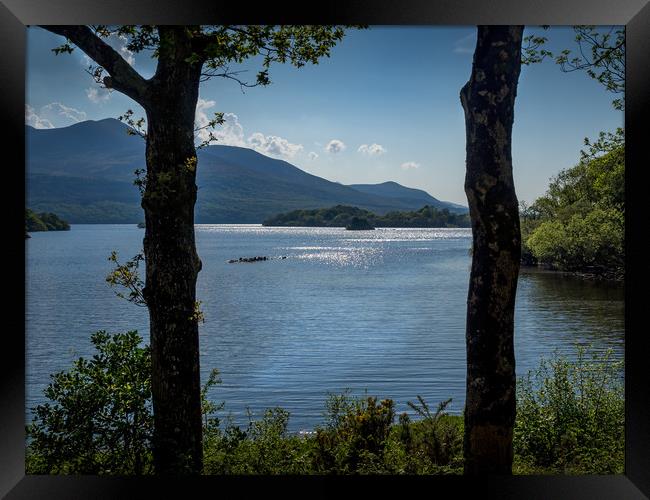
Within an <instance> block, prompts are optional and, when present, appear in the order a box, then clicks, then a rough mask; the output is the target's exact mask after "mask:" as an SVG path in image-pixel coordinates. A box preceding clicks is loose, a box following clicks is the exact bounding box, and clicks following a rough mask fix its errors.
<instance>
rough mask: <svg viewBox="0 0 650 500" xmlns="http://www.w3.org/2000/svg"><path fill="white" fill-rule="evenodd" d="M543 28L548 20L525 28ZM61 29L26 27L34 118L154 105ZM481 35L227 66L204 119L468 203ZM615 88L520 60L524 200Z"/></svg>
mask: <svg viewBox="0 0 650 500" xmlns="http://www.w3.org/2000/svg"><path fill="white" fill-rule="evenodd" d="M533 31H539V32H541V30H540V29H537V28H532V29H527V30H526V33H525V34H527V33H531V32H533ZM544 34H545V36H547V37H548V38H549V48H551V49H557V50H559V49H562V48H565V47H566V48H574V47H575V42H574V41H573V31H572V29H571V28H570V27H552V28H551V29H550V30H548V31H547V32H545V33H544ZM62 40H63V39H62V38H61V37H58V36H56V35H53V34H51V33H48V32H46V31H44V30H42V29H40V28H30V29H29V30H28V38H27V41H28V55H27V58H28V60H27V89H26V90H27V97H26V99H27V102H26V121H27V123H29V124H30V125H33V126H37V127H41V128H49V127H62V126H67V125H71V124H73V123H75V122H77V121H81V120H99V119H103V118H107V117H117V116H119V115H121V114H122V113H124V111H126V110H127V109H129V108H131V109H133V110H134V111H135V113H136V115H137V116H141V115H142V116H143V115H144V113H143V112H142V111H141V110H140V108H139V107H137V106H136V105H135V103H134V102H133V101H131V100H130V99H129V98H127V97H125V96H123V95H121V94H119V93H117V92H111V93H107V92H106V91H105V90H103V89H100V88H99V87H98V86H97V84H95V83H94V81H93V80H92V78H91V76H90V75H89V74H87V73H86V72H85V71H84V69H85V68H86V67H87V66H88V60H87V58H86V57H85V56H84V54H83V52H81V51H80V50H78V49H77V50H75V51H74V53H73V54H71V55H67V54H64V55H60V56H55V55H54V54H53V53H52V52H51V49H52V48H53V47H56V46H57V45H59V44H60V43H61V41H62ZM111 43H112V44H113V45H114V46H115V47H116V48H122V54H123V55H124V56H125V57H126V58H128V60H129V61H130V62H131V63H132V64H133V66H134V67H135V68H136V69H137V70H138V71H139V72H140V73H141V74H142V75H143V76H144V77H146V78H148V77H150V76H151V75H152V74H153V70H154V67H155V60H152V59H151V58H150V56H149V54H147V53H141V54H130V53H128V51H126V50H125V49H124V48H123V42H121V41H120V40H118V39H115V40H112V42H111ZM475 43H476V28H475V27H442V26H432V27H381V26H376V27H371V28H370V29H367V30H362V31H351V32H349V33H348V34H347V36H346V37H345V38H344V40H343V41H342V42H341V43H340V44H339V45H338V46H337V47H335V48H334V50H333V51H332V55H331V58H329V59H324V60H323V61H322V62H321V63H320V64H319V65H317V66H306V67H303V68H300V69H296V68H292V67H291V66H289V65H276V66H273V67H272V69H271V75H270V76H271V81H272V84H271V85H270V86H267V87H257V88H251V89H246V91H245V93H242V91H241V89H240V87H239V85H238V84H237V83H235V82H233V81H231V80H228V79H222V78H215V79H212V80H210V81H209V82H206V83H204V84H202V87H201V92H200V100H199V106H198V109H197V122H198V123H202V122H204V121H205V120H207V119H208V118H209V117H211V115H212V114H213V113H214V112H216V111H221V112H224V113H226V118H227V122H226V125H225V126H223V127H221V129H220V130H219V131H218V133H217V135H218V137H219V138H220V140H221V143H222V144H232V145H239V146H246V147H252V148H254V149H257V150H258V151H260V152H263V153H265V154H268V155H269V156H273V157H275V158H282V159H285V160H287V161H289V162H290V163H292V164H294V165H296V166H298V167H300V168H302V169H303V170H305V171H307V172H310V173H312V174H315V175H318V176H321V177H324V178H326V179H329V180H332V181H337V182H341V183H343V184H352V183H377V182H384V181H388V180H393V181H396V182H399V183H400V184H403V185H405V186H409V187H415V188H420V189H424V190H426V191H428V192H429V193H430V194H431V195H433V196H435V197H436V198H438V199H441V200H446V201H452V202H456V203H461V204H463V205H466V204H467V200H466V198H465V193H464V190H463V182H464V176H465V125H464V117H463V110H462V108H461V105H460V100H459V97H458V95H459V91H460V88H461V87H462V86H463V85H464V84H465V82H466V81H467V79H468V77H469V75H470V72H471V63H472V53H473V49H474V44H475ZM256 68H257V66H255V65H254V64H253V63H250V64H245V65H244V66H243V67H242V68H241V69H247V70H248V73H247V74H248V75H250V77H251V79H253V78H254V75H255V69H256ZM233 69H234V68H233ZM613 97H614V96H613V95H612V94H611V93H608V92H606V91H605V90H604V88H603V87H602V86H601V85H599V84H598V83H597V82H596V81H594V80H592V79H591V78H589V77H588V76H587V75H586V74H584V73H582V72H575V73H562V72H561V71H560V69H559V67H558V66H556V65H555V64H553V63H552V62H550V61H547V62H544V63H542V64H536V65H533V66H525V67H523V68H522V73H521V77H520V80H519V88H518V93H517V101H516V108H515V125H514V129H513V151H512V152H513V166H514V177H515V186H516V190H517V195H518V197H519V199H520V200H525V201H527V202H531V201H533V200H534V199H535V198H536V197H538V196H540V195H541V194H543V192H544V191H545V190H546V187H547V185H548V181H549V178H550V177H552V176H554V175H556V174H557V173H558V172H559V171H560V170H562V169H564V168H567V167H571V166H573V165H574V164H575V163H576V161H577V160H578V158H579V151H580V149H581V147H582V145H583V139H584V138H585V137H591V138H594V137H596V136H597V134H598V132H599V131H601V130H608V131H612V130H614V129H615V128H616V127H621V126H623V113H622V112H621V111H616V110H615V109H614V108H613V107H612V105H611V101H612V99H613ZM364 146H365V147H364ZM199 168H200V166H199Z"/></svg>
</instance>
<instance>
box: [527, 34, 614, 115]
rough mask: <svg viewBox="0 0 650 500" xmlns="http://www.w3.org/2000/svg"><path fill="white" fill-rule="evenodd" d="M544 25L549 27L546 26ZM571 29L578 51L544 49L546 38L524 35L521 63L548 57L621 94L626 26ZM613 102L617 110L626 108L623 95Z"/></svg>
mask: <svg viewBox="0 0 650 500" xmlns="http://www.w3.org/2000/svg"><path fill="white" fill-rule="evenodd" d="M544 28H545V29H548V26H545V27H544ZM573 30H574V32H575V37H574V40H575V42H576V44H577V46H578V48H577V53H575V52H573V51H572V50H571V49H563V50H562V51H560V52H559V53H555V54H554V53H553V52H551V51H550V50H548V49H545V48H544V46H545V44H546V42H547V41H548V38H547V37H545V36H539V35H534V34H533V35H528V36H527V37H525V38H524V43H525V45H524V47H523V50H522V53H523V58H522V62H523V63H524V64H533V63H539V62H541V61H543V60H544V59H545V58H546V57H549V58H551V59H554V61H555V63H556V64H558V65H559V66H560V68H561V69H562V71H564V72H566V73H569V72H573V71H585V72H586V73H587V74H588V75H589V76H590V77H591V78H593V79H594V80H596V81H597V82H598V83H600V84H601V85H603V86H604V87H605V88H606V89H607V90H608V91H609V92H612V93H615V94H621V95H624V94H625V27H624V26H611V27H601V26H599V27H596V26H574V27H573ZM612 104H613V106H614V108H616V109H619V110H622V109H624V107H625V101H624V99H623V98H616V99H614V101H613V102H612Z"/></svg>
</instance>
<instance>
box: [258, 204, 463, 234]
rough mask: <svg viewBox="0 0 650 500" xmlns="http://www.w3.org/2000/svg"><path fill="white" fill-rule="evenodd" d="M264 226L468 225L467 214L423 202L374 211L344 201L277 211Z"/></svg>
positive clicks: (358, 227)
mask: <svg viewBox="0 0 650 500" xmlns="http://www.w3.org/2000/svg"><path fill="white" fill-rule="evenodd" d="M262 225H263V226H285V227H344V228H346V229H350V230H369V229H375V228H377V227H420V228H432V227H470V219H469V214H467V213H456V212H450V211H449V209H447V208H443V209H442V210H440V209H437V208H435V207H431V206H429V205H425V206H424V207H422V208H421V209H420V210H415V211H410V212H397V211H395V212H388V213H386V214H384V215H377V214H375V213H373V212H370V211H369V210H364V209H361V208H358V207H351V206H346V205H336V206H335V207H331V208H317V209H313V210H294V211H293V212H287V213H284V214H278V215H275V216H273V217H270V218H269V219H266V220H265V221H264V222H262Z"/></svg>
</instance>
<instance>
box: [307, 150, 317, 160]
mask: <svg viewBox="0 0 650 500" xmlns="http://www.w3.org/2000/svg"><path fill="white" fill-rule="evenodd" d="M307 156H309V159H310V160H315V159H316V158H318V155H317V154H316V153H314V152H313V151H310V152H309V154H308V155H307Z"/></svg>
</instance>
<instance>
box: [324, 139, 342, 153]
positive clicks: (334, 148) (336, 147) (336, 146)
mask: <svg viewBox="0 0 650 500" xmlns="http://www.w3.org/2000/svg"><path fill="white" fill-rule="evenodd" d="M345 148H346V146H345V143H344V142H343V141H339V140H338V139H332V140H331V141H330V142H328V143H327V145H326V146H325V151H327V152H328V153H332V154H336V153H340V152H341V151H343V150H345Z"/></svg>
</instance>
